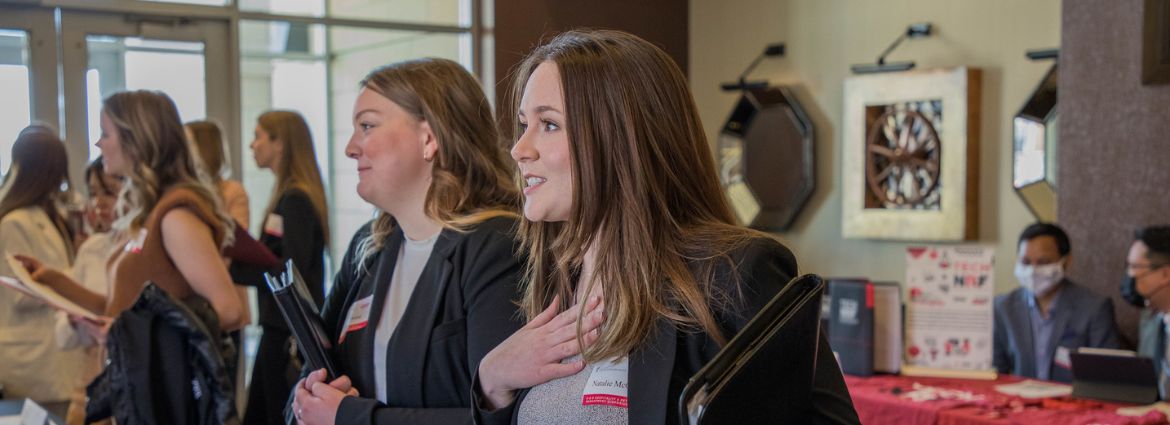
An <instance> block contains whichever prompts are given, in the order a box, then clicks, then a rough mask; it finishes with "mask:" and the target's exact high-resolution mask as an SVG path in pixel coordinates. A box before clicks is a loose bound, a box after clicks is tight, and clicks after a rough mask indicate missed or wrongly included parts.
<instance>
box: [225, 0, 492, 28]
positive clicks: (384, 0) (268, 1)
mask: <svg viewBox="0 0 1170 425" xmlns="http://www.w3.org/2000/svg"><path fill="white" fill-rule="evenodd" d="M326 4H328V10H326ZM239 5H240V10H244V11H250V12H265V13H273V14H289V15H303V16H318V17H320V16H325V14H326V13H328V15H329V16H330V17H334V18H347V19H362V20H371V21H385V22H407V23H419V24H432V25H458V26H463V27H469V26H471V1H470V0H330V1H328V2H325V1H324V0H239Z"/></svg>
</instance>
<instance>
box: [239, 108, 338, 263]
mask: <svg viewBox="0 0 1170 425" xmlns="http://www.w3.org/2000/svg"><path fill="white" fill-rule="evenodd" d="M256 122H257V124H260V128H261V129H262V130H264V132H265V133H268V138H269V139H272V140H279V141H280V143H283V144H284V149H282V150H281V154H280V159H279V160H278V161H277V162H276V167H275V168H273V169H272V172H273V174H276V187H275V188H273V190H272V198H270V199H269V200H268V207H267V208H265V209H264V219H265V220H267V219H268V215H269V214H271V213H272V210H273V209H275V208H276V203H277V202H280V197H281V196H282V195H284V193H285V192H286V191H288V190H289V189H299V190H301V191H302V192H304V193H305V195H308V197H309V202H310V203H312V204H313V211H315V212H316V213H317V218H318V219H319V220H321V230H322V231H323V232H324V233H325V244H326V245H328V244H329V208H328V207H327V206H326V201H325V184H324V183H322V180H321V169H319V168H317V152H316V151H315V150H313V135H312V134H310V133H309V124H308V123H306V122H305V118H304V117H302V116H301V114H298V113H296V112H293V111H268V112H265V113H263V114H260V118H257V119H256Z"/></svg>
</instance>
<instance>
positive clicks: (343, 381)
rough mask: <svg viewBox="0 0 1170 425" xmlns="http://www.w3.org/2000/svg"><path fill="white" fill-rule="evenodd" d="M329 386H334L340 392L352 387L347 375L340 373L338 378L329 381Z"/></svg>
mask: <svg viewBox="0 0 1170 425" xmlns="http://www.w3.org/2000/svg"><path fill="white" fill-rule="evenodd" d="M329 386H331V387H333V388H336V389H337V390H338V391H341V392H348V391H349V390H350V389H351V388H353V381H350V379H349V376H348V375H341V377H340V378H337V379H334V380H333V382H330V383H329Z"/></svg>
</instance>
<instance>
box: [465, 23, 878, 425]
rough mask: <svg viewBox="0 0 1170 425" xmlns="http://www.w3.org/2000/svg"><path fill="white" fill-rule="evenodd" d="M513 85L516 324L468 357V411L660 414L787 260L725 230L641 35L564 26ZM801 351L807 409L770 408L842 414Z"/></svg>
mask: <svg viewBox="0 0 1170 425" xmlns="http://www.w3.org/2000/svg"><path fill="white" fill-rule="evenodd" d="M514 90H515V92H514V94H513V102H515V103H514V104H513V105H512V106H513V108H514V109H513V110H515V111H516V114H517V119H516V121H515V124H516V130H515V131H514V132H513V133H512V134H513V136H514V137H515V140H516V142H515V145H513V147H512V158H513V159H515V160H516V162H517V163H518V164H519V168H520V172H521V173H522V175H523V178H524V183H525V188H524V194H525V202H524V216H525V218H526V219H527V220H525V221H524V222H523V226H522V228H521V229H522V230H521V235H522V238H523V242H524V248H525V252H527V254H528V255H529V258H528V267H527V270H528V274H527V279H526V288H525V294H524V298H523V301H522V307H523V309H524V311H525V313H526V314H527V317H528V319H529V323H528V325H526V326H525V327H524V328H523V329H522V330H520V331H518V332H516V333H515V334H513V335H512V336H511V337H509V338H508V340H507V341H505V342H504V343H502V344H501V345H500V346H499V347H496V349H494V350H493V351H492V352H491V353H489V354H488V355H487V356H486V357H485V358H484V360H483V362H482V363H480V366H479V370H478V372H479V374H478V379H479V381H478V383H479V385H478V386H477V388H476V390H477V394H478V396H479V397H480V400H479V403H478V404H479V407H480V409H478V411H477V417H478V418H479V419H480V420H481V421H482V422H484V423H519V424H591V423H606V424H609V423H634V424H664V423H668V424H669V423H677V422H678V420H679V418H678V417H677V416H676V415H674V414H673V412H675V411H676V410H675V409H676V407H675V403H677V401H678V399H679V394H680V393H681V391H682V388H683V386H684V385H685V384H686V382H687V380H688V379H690V377H691V376H692V375H693V374H694V373H695V372H697V371H698V370H699V368H701V367H702V366H703V365H704V364H705V363H706V362H707V361H708V360H710V359H711V358H712V357H713V356H714V355H715V354H716V353H717V352H718V349H719V347H720V346H721V345H722V344H723V343H725V342H726V341H727V340H729V339H730V338H731V337H732V336H734V335H735V333H736V332H738V331H739V329H741V328H742V327H743V326H744V325H745V324H746V323H747V321H748V320H749V319H750V318H751V317H752V316H753V315H754V314H755V313H756V312H757V311H759V310H760V308H762V307H763V305H764V304H765V303H766V302H767V301H768V300H770V299H771V298H772V296H773V295H775V294H776V293H778V292H779V290H780V289H781V288H782V287H783V285H784V284H785V283H787V282H788V281H789V280H790V279H791V278H792V277H793V276H794V275H795V274H796V272H797V269H796V260H795V258H794V257H793V255H792V253H791V252H789V250H788V249H787V248H785V247H784V246H783V245H781V244H780V243H779V242H777V241H776V240H775V239H773V238H771V237H769V236H767V235H765V234H763V233H759V232H756V231H752V230H748V229H745V228H742V227H738V226H736V222H735V218H734V216H733V214H732V211H731V209H730V207H729V205H728V201H727V200H726V199H725V198H724V196H723V193H722V191H721V190H720V185H719V181H718V178H717V174H716V168H715V163H714V160H713V158H712V156H711V151H710V147H709V146H708V144H707V138H706V136H705V135H704V133H703V127H702V125H701V123H700V121H699V117H698V113H697V111H696V108H695V105H694V101H693V99H692V97H691V93H690V89H689V88H688V87H687V83H686V78H685V77H684V76H683V75H682V73H681V72H680V71H679V69H678V67H677V66H676V65H675V64H674V62H673V61H672V60H671V59H670V57H669V56H667V55H666V54H665V53H664V52H663V51H662V50H660V49H658V48H657V47H655V46H654V45H652V44H650V43H648V42H646V41H645V40H642V39H640V38H638V37H635V36H633V35H630V34H627V33H623V32H617V31H580V32H579V31H571V32H567V33H564V34H561V35H559V36H557V37H556V38H554V39H553V40H551V41H550V42H548V43H547V44H545V45H543V46H540V47H538V48H537V49H536V50H535V51H533V52H532V53H531V54H530V55H529V56H528V58H527V59H526V60H525V61H524V62H523V63H522V64H521V65H520V67H519V70H518V73H517V77H516V85H515V87H514ZM808 349H809V350H816V349H817V348H816V347H808ZM818 355H819V358H820V359H821V361H819V362H818V363H817V370H816V371H815V382H814V383H812V394H813V398H812V402H811V403H810V404H809V409H808V412H807V415H806V417H804V418H778V420H784V421H785V422H789V421H791V422H793V423H857V417H856V413H855V412H854V411H853V408H852V405H851V402H850V400H849V395H848V392H847V390H846V389H845V385H844V382H843V380H842V378H841V372H840V370H839V369H838V367H837V365H836V362H834V361H833V355H832V353H831V352H830V351H829V349H828V344H826V343H824V342H823V340H822V343H821V344H820V348H819V352H818ZM587 366H588V367H587ZM598 377H604V378H605V380H609V381H614V382H616V384H615V385H612V386H596V385H593V382H594V381H597V380H598V379H596V378H598ZM591 378H593V379H591ZM760 394H761V395H760V402H761V403H767V402H768V398H767V397H768V396H767V395H766V394H767V389H761V393H760Z"/></svg>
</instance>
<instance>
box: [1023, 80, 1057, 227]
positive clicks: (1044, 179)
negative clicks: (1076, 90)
mask: <svg viewBox="0 0 1170 425" xmlns="http://www.w3.org/2000/svg"><path fill="white" fill-rule="evenodd" d="M1056 79H1057V65H1055V64H1054V65H1052V68H1049V70H1048V73H1047V74H1046V75H1045V76H1044V79H1043V80H1041V81H1040V85H1038V86H1037V87H1036V90H1034V91H1033V92H1032V95H1031V96H1030V97H1029V98H1028V100H1027V101H1026V102H1025V103H1024V106H1023V107H1021V108H1020V112H1018V113H1016V115H1015V117H1014V118H1013V119H1012V188H1013V189H1015V191H1016V194H1017V195H1019V196H1020V199H1022V200H1023V201H1024V204H1025V205H1027V206H1028V209H1029V210H1031V211H1032V214H1033V215H1035V216H1036V219H1038V220H1040V221H1045V222H1054V221H1056V193H1057V189H1056V188H1057V182H1056V149H1057V145H1058V140H1057V137H1056V131H1057V122H1058V121H1057V120H1058V117H1057V113H1056V81H1057V80H1056Z"/></svg>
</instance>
